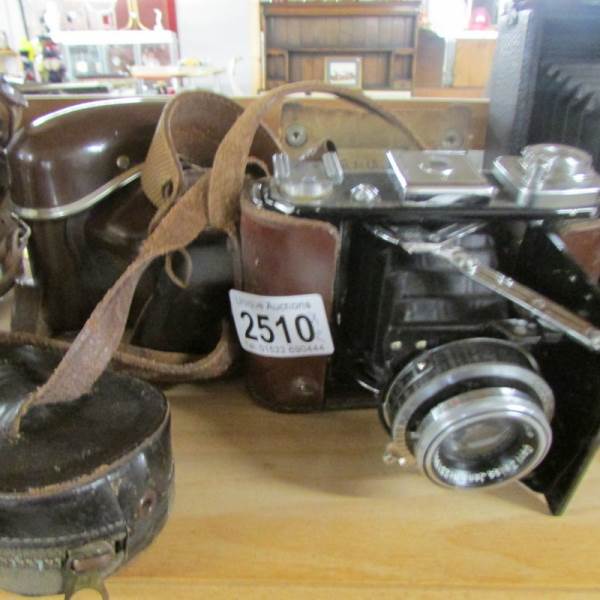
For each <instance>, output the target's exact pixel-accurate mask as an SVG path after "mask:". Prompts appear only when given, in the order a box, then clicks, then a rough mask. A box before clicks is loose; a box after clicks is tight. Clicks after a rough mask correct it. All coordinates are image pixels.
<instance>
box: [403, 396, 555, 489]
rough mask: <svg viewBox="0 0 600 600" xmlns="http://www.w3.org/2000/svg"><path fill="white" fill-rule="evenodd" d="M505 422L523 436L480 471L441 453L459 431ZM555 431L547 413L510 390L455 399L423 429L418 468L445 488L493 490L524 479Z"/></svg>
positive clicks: (437, 409)
mask: <svg viewBox="0 0 600 600" xmlns="http://www.w3.org/2000/svg"><path fill="white" fill-rule="evenodd" d="M494 419H502V420H503V421H505V422H508V423H511V424H513V426H514V427H515V429H516V430H517V431H520V432H522V433H523V435H522V437H521V439H516V440H515V442H514V443H513V444H512V445H511V447H510V449H506V450H504V451H503V452H499V453H497V454H496V455H495V456H494V460H493V463H492V464H490V465H489V466H485V467H482V468H480V470H479V471H477V470H473V469H467V468H464V467H462V468H460V467H453V466H452V465H451V464H449V462H447V461H445V460H444V456H443V455H442V452H441V448H442V447H443V444H444V442H445V441H446V440H448V438H449V437H450V436H452V435H454V434H455V433H456V432H457V431H459V430H461V429H464V428H467V427H473V426H477V425H478V424H485V423H486V422H490V421H492V420H494ZM551 444H552V430H551V428H550V424H549V422H548V419H547V418H546V415H545V413H544V412H543V410H542V409H541V408H540V407H539V405H538V404H536V403H535V402H533V401H532V400H531V399H530V398H529V397H528V396H527V395H526V394H524V393H522V392H520V391H519V390H515V389H512V388H484V389H481V390H474V391H472V392H467V393H465V394H460V395H458V396H455V397H453V398H452V399H450V400H447V401H446V402H443V403H442V404H439V405H437V406H436V407H435V408H434V409H433V410H432V411H431V412H430V413H429V414H428V415H427V417H426V418H425V419H424V420H423V421H422V423H421V424H420V426H419V433H418V441H417V442H416V444H415V448H414V451H415V458H416V461H417V464H418V465H419V468H420V469H421V470H422V471H423V472H424V473H425V474H426V475H427V477H428V478H429V479H431V480H432V481H434V482H435V483H437V484H439V485H442V486H445V487H461V488H476V487H492V486H496V485H501V484H503V483H506V482H507V481H511V480H513V479H515V478H522V477H525V476H526V475H527V474H528V473H530V472H531V471H532V470H533V469H534V468H535V467H536V466H537V465H538V464H539V463H540V462H541V461H542V460H543V459H544V457H545V456H546V454H547V453H548V451H549V449H550V446H551Z"/></svg>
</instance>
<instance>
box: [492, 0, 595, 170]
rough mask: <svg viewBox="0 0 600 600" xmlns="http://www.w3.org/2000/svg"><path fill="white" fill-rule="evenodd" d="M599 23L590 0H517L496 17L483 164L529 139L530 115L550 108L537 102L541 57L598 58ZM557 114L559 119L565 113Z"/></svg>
mask: <svg viewBox="0 0 600 600" xmlns="http://www.w3.org/2000/svg"><path fill="white" fill-rule="evenodd" d="M599 28H600V5H598V4H597V3H591V2H590V1H589V0H587V1H586V0H537V1H533V0H531V1H517V2H515V7H514V8H513V9H512V10H510V11H509V12H508V13H507V14H506V15H505V16H503V17H502V18H501V21H500V25H499V36H498V44H497V48H496V55H495V57H494V66H493V69H492V76H491V80H490V89H489V92H490V94H489V95H490V113H489V119H488V131H487V142H486V153H485V164H486V166H489V165H491V163H492V161H493V160H494V159H495V158H496V157H497V156H499V155H502V154H519V152H520V151H521V149H522V148H523V147H524V146H526V145H527V144H529V143H531V142H532V141H534V140H532V133H531V132H532V120H533V119H535V118H536V113H538V111H543V110H548V109H549V107H547V106H543V105H540V106H537V105H536V96H539V89H540V85H542V82H541V77H540V73H541V71H542V70H543V69H542V65H543V63H548V62H553V63H555V64H561V63H573V62H577V63H579V64H581V63H587V64H589V65H590V66H592V65H594V64H599V63H600V44H599V43H598V33H597V32H598V30H599ZM538 116H539V115H538ZM560 118H561V123H562V122H564V119H565V114H564V113H562V114H561V115H560ZM545 137H546V139H545V140H544V141H560V140H552V139H549V138H548V137H547V136H545Z"/></svg>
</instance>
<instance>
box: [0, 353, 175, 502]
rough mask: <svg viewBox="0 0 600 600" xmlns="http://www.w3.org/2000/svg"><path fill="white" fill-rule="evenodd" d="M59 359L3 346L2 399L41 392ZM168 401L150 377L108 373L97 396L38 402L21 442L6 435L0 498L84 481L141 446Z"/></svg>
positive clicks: (0, 442)
mask: <svg viewBox="0 0 600 600" xmlns="http://www.w3.org/2000/svg"><path fill="white" fill-rule="evenodd" d="M57 362H58V360H57V359H55V358H54V357H53V356H52V355H50V354H48V353H43V352H40V351H38V350H34V349H33V348H30V347H23V348H17V349H13V350H6V349H5V350H2V351H1V352H0V398H1V404H2V405H4V407H6V406H10V405H11V404H15V403H17V402H18V401H19V400H20V399H22V398H23V397H24V396H26V395H27V394H28V393H29V392H31V391H33V390H34V389H35V388H36V387H38V386H39V385H40V384H42V383H43V382H44V381H45V380H46V379H47V378H48V376H49V375H50V373H51V372H52V370H53V368H54V367H55V366H56V363H57ZM167 414H168V409H167V404H166V400H165V398H164V396H163V394H161V393H160V392H159V391H158V390H156V389H155V388H153V387H152V386H150V385H149V384H147V383H144V382H142V381H139V380H136V379H132V378H130V377H125V376H123V375H117V374H113V373H107V374H105V375H104V376H102V377H101V378H100V379H99V380H98V382H97V383H96V385H95V386H94V389H93V391H92V393H91V394H88V395H86V396H82V397H81V398H80V399H79V400H76V401H74V402H69V403H66V404H51V405H44V406H36V407H33V408H32V409H31V410H30V411H29V412H28V413H27V415H26V416H25V417H24V419H23V422H22V429H21V434H20V435H19V438H18V440H17V441H16V442H14V441H12V440H8V439H6V438H0V456H2V460H1V461H0V496H2V495H4V494H32V493H34V490H35V491H36V493H41V492H42V491H43V490H44V489H47V490H48V491H52V490H53V489H59V488H62V489H64V488H65V487H69V486H72V485H81V484H82V483H84V480H86V479H87V480H89V479H93V478H95V477H99V476H100V475H101V472H102V470H103V469H104V470H106V469H107V468H109V467H110V466H111V465H114V464H115V463H117V462H118V461H120V460H122V459H123V458H124V457H126V456H127V455H128V454H130V453H131V452H133V451H135V450H136V448H138V447H139V446H140V444H142V443H143V442H144V441H145V440H146V439H147V438H148V437H150V436H151V435H152V434H153V433H154V432H156V431H157V430H158V429H159V428H160V426H161V425H162V424H163V422H164V421H165V419H166V418H167Z"/></svg>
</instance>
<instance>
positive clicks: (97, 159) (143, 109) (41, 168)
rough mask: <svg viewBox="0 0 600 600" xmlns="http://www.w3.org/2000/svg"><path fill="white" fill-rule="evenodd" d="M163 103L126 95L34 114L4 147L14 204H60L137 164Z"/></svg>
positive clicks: (47, 206) (49, 206)
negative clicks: (6, 147) (32, 119)
mask: <svg viewBox="0 0 600 600" xmlns="http://www.w3.org/2000/svg"><path fill="white" fill-rule="evenodd" d="M163 108H164V103H163V102H157V101H153V100H141V99H139V98H126V99H120V100H104V101H99V102H91V103H88V104H81V105H76V106H73V107H69V108H65V109H63V110H59V111H56V112H54V113H50V114H49V115H45V116H43V117H40V118H38V119H35V120H34V121H33V122H32V123H31V124H30V125H28V126H27V127H25V128H24V129H22V130H21V131H19V132H18V133H17V134H16V135H15V137H14V138H13V140H12V142H11V143H10V145H9V147H8V158H9V169H10V173H11V185H10V194H11V200H12V202H13V204H14V205H15V206H16V207H17V208H18V209H36V210H40V209H44V210H48V209H56V208H60V207H62V208H64V207H65V206H68V205H69V204H71V203H73V202H76V201H78V200H79V201H81V200H82V199H83V198H86V197H89V196H90V195H93V194H94V193H96V192H97V191H98V190H100V189H102V188H103V186H106V185H107V184H109V182H111V181H113V180H117V179H118V178H119V177H120V176H122V175H123V174H127V173H129V172H131V169H133V168H135V167H136V166H137V167H139V166H140V165H141V164H142V163H143V162H144V159H145V157H146V152H147V151H148V147H149V146H150V141H151V140H152V136H153V134H154V130H155V128H156V123H157V122H158V119H159V117H160V114H161V112H162V110H163Z"/></svg>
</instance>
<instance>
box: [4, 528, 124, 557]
mask: <svg viewBox="0 0 600 600" xmlns="http://www.w3.org/2000/svg"><path fill="white" fill-rule="evenodd" d="M123 527H126V523H125V521H117V522H116V523H113V524H112V525H105V526H103V527H98V528H97V529H88V530H86V531H84V532H82V533H70V534H68V535H59V536H54V537H46V538H44V537H39V538H8V537H3V538H0V544H10V543H13V544H15V545H16V546H19V545H20V544H37V543H40V542H45V543H49V544H52V543H61V542H68V541H71V540H78V539H81V538H82V537H95V536H97V535H104V534H109V533H114V532H115V531H116V530H117V529H120V528H123ZM0 552H1V550H0Z"/></svg>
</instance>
